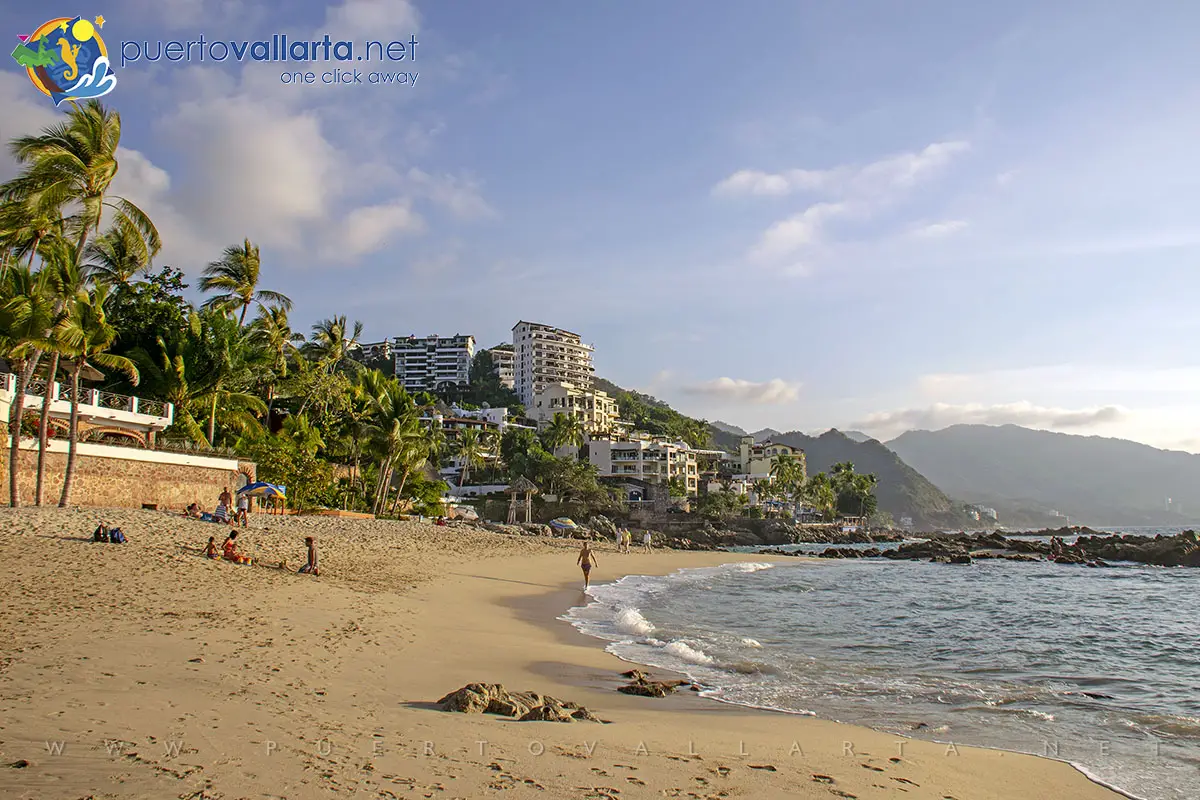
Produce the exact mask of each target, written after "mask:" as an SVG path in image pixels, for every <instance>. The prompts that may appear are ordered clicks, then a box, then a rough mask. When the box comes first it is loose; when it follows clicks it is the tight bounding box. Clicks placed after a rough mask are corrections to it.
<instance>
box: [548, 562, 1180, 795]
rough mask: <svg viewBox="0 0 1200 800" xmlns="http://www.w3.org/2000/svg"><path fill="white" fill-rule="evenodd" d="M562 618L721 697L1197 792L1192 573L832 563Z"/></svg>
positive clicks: (719, 577)
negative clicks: (1031, 756) (1051, 759)
mask: <svg viewBox="0 0 1200 800" xmlns="http://www.w3.org/2000/svg"><path fill="white" fill-rule="evenodd" d="M589 594H590V602H589V603H588V605H586V606H580V607H577V608H574V609H571V610H570V611H569V612H568V613H567V614H566V615H564V617H563V618H564V619H567V620H569V621H570V622H572V623H573V624H574V625H575V626H577V627H578V628H579V629H580V630H581V631H583V632H585V633H587V634H590V635H592V636H596V637H598V638H600V639H604V640H607V641H608V642H609V643H608V645H607V649H608V650H609V651H610V652H612V653H614V654H616V655H618V656H620V657H621V658H623V659H626V660H628V661H631V662H635V663H638V664H644V665H647V666H652V667H660V668H665V669H672V670H677V671H679V672H683V673H685V674H687V675H688V676H689V677H690V678H691V679H692V680H694V681H696V682H698V683H700V684H701V685H703V686H704V687H705V690H704V692H703V694H704V695H705V696H708V697H711V698H714V699H716V700H721V701H725V702H729V703H737V704H742V705H747V706H754V707H763V708H772V709H778V710H782V711H789V712H793V713H797V714H808V715H814V716H819V717H822V718H825V719H833V720H838V721H841V722H850V723H856V724H860V725H866V726H869V727H872V728H875V729H878V730H885V731H889V732H894V733H897V734H902V735H907V736H912V737H915V738H921V739H931V740H934V741H939V742H953V743H955V744H962V745H980V746H987V747H995V748H1001V749H1005V750H1013V751H1018V752H1025V753H1034V754H1037V755H1047V756H1050V757H1056V758H1059V759H1061V760H1064V761H1069V762H1071V763H1073V764H1075V765H1076V766H1078V767H1079V768H1080V769H1081V770H1083V771H1084V772H1086V773H1087V774H1089V775H1090V776H1092V777H1093V778H1095V779H1096V780H1098V781H1101V782H1103V783H1106V784H1108V785H1110V786H1113V787H1116V788H1118V789H1120V790H1121V791H1123V792H1125V793H1127V794H1129V795H1131V796H1135V797H1139V798H1144V800H1185V798H1186V799H1187V800H1194V799H1195V798H1197V797H1200V616H1198V615H1197V612H1196V604H1197V601H1198V599H1200V570H1196V569H1181V568H1176V569H1170V568H1157V567H1141V566H1134V565H1121V566H1117V567H1115V568H1113V569H1099V570H1097V569H1086V568H1075V567H1066V566H1059V565H1053V564H1048V563H1047V564H1041V563H1024V562H1007V561H998V562H982V563H976V564H973V565H969V566H966V565H961V566H960V565H949V564H930V563H927V562H913V561H902V562H890V561H881V560H867V561H859V560H836V561H828V562H824V561H822V562H818V563H811V562H805V563H796V564H778V565H775V566H773V567H772V566H771V565H768V564H747V563H743V564H729V565H725V566H723V567H718V568H713V569H696V570H683V571H680V572H677V573H675V574H673V575H668V576H664V577H646V576H629V577H627V578H624V579H622V580H620V581H617V582H616V583H611V584H603V585H596V586H593V587H592V588H591V590H590V592H589Z"/></svg>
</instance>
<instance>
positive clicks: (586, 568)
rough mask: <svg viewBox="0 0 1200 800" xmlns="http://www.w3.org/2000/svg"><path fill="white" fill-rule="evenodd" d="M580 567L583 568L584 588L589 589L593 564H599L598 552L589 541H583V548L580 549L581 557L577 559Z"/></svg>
mask: <svg viewBox="0 0 1200 800" xmlns="http://www.w3.org/2000/svg"><path fill="white" fill-rule="evenodd" d="M576 562H577V563H578V564H579V568H580V569H582V570H583V589H584V591H587V588H588V586H589V585H590V583H591V574H592V566H593V565H595V564H597V563H598V562H597V561H596V554H595V553H594V552H592V548H591V545H589V544H588V543H587V542H584V543H583V549H582V550H580V551H579V558H577V559H576Z"/></svg>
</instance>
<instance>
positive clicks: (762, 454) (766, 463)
mask: <svg viewBox="0 0 1200 800" xmlns="http://www.w3.org/2000/svg"><path fill="white" fill-rule="evenodd" d="M780 456H782V457H785V458H788V457H790V458H795V459H798V460H799V461H800V466H801V468H802V469H803V468H804V467H805V458H804V451H803V450H802V449H800V448H799V447H792V446H791V445H787V444H779V443H777V442H772V441H770V440H769V439H768V440H767V441H764V442H755V441H754V437H753V436H743V437H742V440H741V442H740V443H739V446H738V454H737V456H735V457H731V458H730V459H728V460H727V462H726V465H725V469H726V471H727V472H730V473H732V474H733V475H734V477H735V478H740V479H744V480H748V481H760V480H770V479H771V469H772V467H774V466H775V460H776V459H777V458H779V457H780ZM805 472H806V473H807V470H805Z"/></svg>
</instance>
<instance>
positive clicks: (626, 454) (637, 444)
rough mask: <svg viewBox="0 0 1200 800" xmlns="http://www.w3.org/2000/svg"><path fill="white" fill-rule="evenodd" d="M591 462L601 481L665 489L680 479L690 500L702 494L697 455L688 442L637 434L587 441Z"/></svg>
mask: <svg viewBox="0 0 1200 800" xmlns="http://www.w3.org/2000/svg"><path fill="white" fill-rule="evenodd" d="M587 450H588V460H589V461H590V462H591V463H592V465H593V466H594V467H596V470H597V472H598V473H599V476H600V477H601V478H626V479H633V480H640V481H645V482H647V483H653V484H659V485H666V484H668V483H670V482H671V481H672V480H673V479H675V478H679V479H681V480H682V482H683V484H684V486H686V487H687V494H688V496H689V497H694V496H695V495H696V494H697V492H698V491H699V486H700V473H699V467H698V466H697V451H695V450H694V449H692V447H691V446H689V445H688V444H687V443H686V442H678V441H671V440H669V439H663V438H658V437H653V436H650V435H649V434H643V433H635V434H630V435H628V436H622V437H620V438H616V437H613V438H598V439H596V438H593V439H591V440H589V441H588V447H587Z"/></svg>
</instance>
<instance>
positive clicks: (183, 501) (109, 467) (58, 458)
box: [0, 443, 255, 510]
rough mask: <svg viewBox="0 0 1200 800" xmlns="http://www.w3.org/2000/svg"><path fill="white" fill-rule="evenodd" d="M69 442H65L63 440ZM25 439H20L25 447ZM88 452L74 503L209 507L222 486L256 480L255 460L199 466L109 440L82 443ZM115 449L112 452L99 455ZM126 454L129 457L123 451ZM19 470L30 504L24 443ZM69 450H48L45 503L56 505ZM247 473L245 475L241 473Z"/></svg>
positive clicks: (3, 478)
mask: <svg viewBox="0 0 1200 800" xmlns="http://www.w3.org/2000/svg"><path fill="white" fill-rule="evenodd" d="M62 444H63V445H65V443H62ZM24 447H25V445H24V444H22V448H24ZM83 447H86V448H87V449H88V450H89V452H88V453H86V454H85V453H83V452H81V453H80V454H79V455H77V456H76V459H75V478H74V480H73V482H72V487H71V505H73V506H92V507H100V508H141V507H142V505H143V504H144V503H154V504H157V505H158V507H159V508H170V509H178V510H183V509H184V508H186V507H187V505H188V504H189V503H192V502H196V503H199V504H200V506H201V507H202V508H204V509H206V510H212V509H213V508H214V507H215V506H216V504H217V497H218V496H219V495H220V494H221V489H222V488H224V487H226V486H228V487H229V489H230V491H234V490H235V489H237V487H239V486H241V485H243V484H244V483H245V482H246V480H247V478H248V479H249V480H251V481H252V480H254V473H255V469H254V464H248V463H238V469H232V468H217V467H213V466H199V465H197V464H195V463H193V464H186V463H158V462H155V461H147V460H132V459H131V458H129V457H128V454H127V453H124V452H122V451H125V450H127V449H128V448H122V447H111V446H105V445H96V444H88V445H81V450H82V449H83ZM104 452H111V453H112V454H113V457H105V456H102V455H97V453H104ZM137 452H138V453H139V454H140V459H145V458H153V457H154V455H153V454H152V452H151V451H146V450H140V451H137ZM8 455H9V449H8V447H7V446H6V447H4V449H3V452H2V453H0V484H3V485H2V487H0V502H2V503H3V504H4V505H8V503H9V496H8ZM122 456H125V457H122ZM162 458H164V459H173V460H174V461H176V462H177V461H180V460H183V459H182V458H181V457H178V456H174V457H173V456H172V454H169V453H168V454H163V456H162ZM190 460H192V461H194V462H201V463H202V462H203V461H208V462H210V463H212V464H222V463H223V465H225V466H227V467H231V466H232V464H233V463H235V462H231V461H229V460H217V459H196V458H193V459H190ZM18 464H19V468H20V473H19V477H18V480H19V482H20V497H21V503H22V505H32V504H33V499H34V488H35V486H36V482H37V452H36V451H35V450H27V449H22V450H21V453H20V460H19V462H18ZM66 464H67V456H66V453H64V452H53V451H52V452H48V453H47V454H46V470H45V491H44V499H43V503H44V504H47V505H57V504H58V498H59V496H60V495H61V493H62V481H63V474H64V472H65V470H66ZM243 474H244V475H245V476H246V477H242V475H243Z"/></svg>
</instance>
